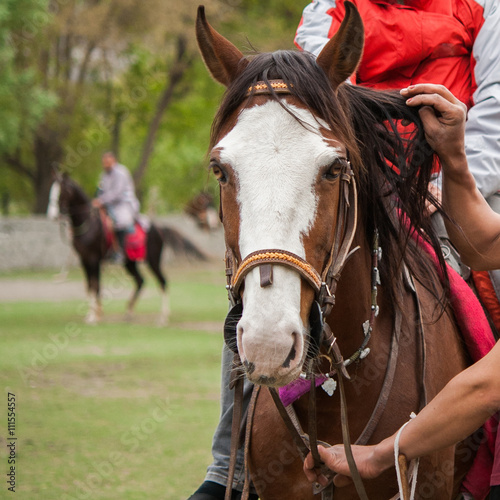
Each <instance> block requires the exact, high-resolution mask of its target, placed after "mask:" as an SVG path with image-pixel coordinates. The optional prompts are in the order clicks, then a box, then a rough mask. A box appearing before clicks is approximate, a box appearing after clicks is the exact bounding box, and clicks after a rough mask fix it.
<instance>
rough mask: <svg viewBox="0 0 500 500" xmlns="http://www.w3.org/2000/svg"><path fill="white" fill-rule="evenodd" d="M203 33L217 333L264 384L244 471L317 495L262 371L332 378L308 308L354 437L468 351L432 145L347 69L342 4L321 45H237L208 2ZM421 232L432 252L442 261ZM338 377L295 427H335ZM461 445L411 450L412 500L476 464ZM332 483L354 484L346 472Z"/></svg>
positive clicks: (404, 110) (411, 405) (354, 18)
mask: <svg viewBox="0 0 500 500" xmlns="http://www.w3.org/2000/svg"><path fill="white" fill-rule="evenodd" d="M197 39H198V44H199V47H200V50H201V53H202V55H203V58H204V61H205V63H206V65H207V67H208V69H209V71H210V72H211V74H212V76H213V77H214V78H215V79H216V80H217V81H219V82H220V83H222V84H223V85H225V86H227V91H226V94H225V97H224V99H223V101H222V104H221V106H220V108H219V111H218V113H217V116H216V118H215V122H214V125H213V129H212V138H211V153H210V168H211V170H212V172H213V173H214V175H215V176H216V178H217V179H218V181H219V184H220V192H221V213H222V216H223V225H224V229H225V238H226V246H227V253H228V260H227V263H226V267H227V272H228V274H229V289H230V298H231V299H232V301H233V303H235V304H236V308H235V309H234V310H233V313H231V314H230V315H229V316H228V319H227V320H226V327H227V328H226V331H225V335H226V340H227V341H229V345H230V346H231V347H232V348H233V349H234V350H235V351H237V353H238V355H239V358H240V360H241V363H242V366H243V367H244V370H245V373H246V376H247V377H248V379H250V380H251V381H252V382H254V383H255V384H258V385H260V386H264V387H262V388H261V390H260V392H258V396H257V400H256V403H255V410H254V421H253V424H252V425H251V436H250V438H248V436H247V439H250V441H249V445H248V447H249V463H250V471H251V477H252V481H253V483H254V485H255V487H256V489H257V492H258V494H259V496H260V497H261V498H262V499H272V500H279V499H290V498H294V499H301V500H304V499H308V498H312V497H313V494H312V488H311V485H310V484H309V483H308V482H307V480H306V478H305V476H304V474H303V472H302V460H301V459H300V456H299V452H298V451H297V449H296V448H295V446H294V445H293V441H292V439H291V437H290V433H289V432H288V429H287V428H286V426H285V424H284V423H283V420H282V419H281V417H280V415H279V413H278V411H277V409H276V407H275V406H274V404H273V401H272V399H271V396H270V391H269V390H267V389H266V387H265V386H269V387H283V386H285V385H287V384H289V383H290V382H293V383H294V384H296V383H297V382H296V381H297V380H298V378H299V376H300V375H301V374H302V375H303V376H304V375H305V376H307V377H309V378H311V377H312V374H315V375H316V376H321V375H325V374H329V376H330V378H333V377H334V375H333V374H334V373H335V372H334V371H333V368H332V363H333V361H334V360H335V358H334V356H333V354H332V352H334V345H335V344H334V343H333V342H332V336H329V338H327V340H329V343H325V332H328V329H327V327H325V326H324V325H323V322H322V321H323V320H322V318H321V314H320V313H319V312H318V306H319V307H320V308H321V310H322V313H323V314H325V315H327V316H328V317H327V322H328V325H329V326H330V328H331V330H332V331H333V332H334V334H335V335H336V336H337V339H336V345H338V347H339V349H340V352H341V353H342V354H344V355H345V358H344V359H345V363H344V365H345V367H346V369H347V371H348V372H349V375H350V382H349V383H346V400H347V413H348V421H349V424H350V434H351V439H352V440H353V441H357V442H358V443H361V444H366V443H376V442H379V441H380V440H381V439H383V438H385V437H387V436H389V435H391V434H392V433H394V432H395V431H396V430H397V429H398V428H399V427H401V425H402V424H404V423H405V422H406V421H407V420H408V419H409V416H410V413H411V412H418V411H419V409H421V408H422V406H423V405H425V404H426V402H427V401H429V400H430V399H431V398H433V397H434V396H435V395H436V394H437V393H438V392H439V391H440V390H441V389H442V388H443V387H444V385H445V384H446V382H447V381H448V380H450V379H451V378H452V377H453V376H454V375H456V374H457V373H458V372H460V371H461V370H463V369H464V368H465V367H466V366H467V365H468V363H469V359H468V356H467V355H466V353H465V352H464V349H463V347H462V341H461V339H460V337H459V335H458V332H457V328H456V324H455V321H454V318H453V313H452V312H451V311H450V309H449V306H448V303H447V300H446V287H447V283H448V281H447V272H446V269H445V266H444V262H443V259H442V255H441V253H440V251H439V243H438V240H437V238H436V235H435V234H434V232H433V229H432V227H431V226H430V221H429V219H428V218H427V217H426V216H425V215H424V213H425V211H424V206H425V200H426V199H428V198H429V196H430V195H429V194H428V191H427V185H428V182H429V179H430V175H431V170H432V163H433V154H432V151H430V149H429V146H428V145H427V143H426V142H425V137H424V133H423V128H422V124H421V122H420V120H419V117H418V113H417V112H416V111H412V110H411V109H410V108H408V107H407V106H406V105H405V102H404V100H403V99H402V98H401V97H400V96H399V93H387V92H385V93H384V92H382V93H379V92H374V91H371V90H368V89H364V88H361V87H357V86H351V85H347V84H345V83H344V82H345V81H346V79H347V78H349V77H350V75H351V74H352V73H353V72H354V71H355V70H356V67H357V64H358V62H359V60H360V58H361V55H362V51H363V39H364V37H363V25H362V21H361V18H360V16H359V14H358V12H357V10H356V9H355V7H354V6H353V5H352V4H351V3H350V2H346V18H345V19H344V22H343V23H342V26H341V28H340V30H339V32H338V33H337V34H336V35H335V37H334V38H333V39H332V40H330V42H329V43H328V44H327V45H326V46H325V48H324V49H323V51H322V52H321V54H320V55H319V56H318V58H317V59H314V57H313V56H312V55H310V54H307V53H298V52H292V51H280V52H275V53H271V54H259V55H256V56H255V57H253V58H251V59H247V58H245V57H244V56H243V55H242V53H241V52H240V51H239V50H238V49H237V48H236V47H235V46H234V45H232V44H231V43H230V42H229V41H228V40H226V39H225V38H223V37H222V36H221V35H219V34H218V33H217V32H216V31H215V30H214V29H213V28H212V27H211V26H210V25H209V24H208V23H207V21H206V19H205V15H204V10H203V8H201V7H200V9H199V11H198V20H197ZM404 124H406V126H403V125H404ZM417 174H418V175H417ZM356 186H357V187H358V188H359V192H358V191H357V189H356ZM409 221H411V223H410V222H409ZM417 235H418V236H417ZM417 240H420V241H421V242H422V241H423V240H425V241H426V244H427V245H430V246H431V247H432V248H433V249H434V251H435V257H437V259H438V261H439V266H438V268H437V269H436V266H435V265H434V264H433V263H432V260H431V257H430V256H429V255H428V253H427V252H425V251H424V250H423V249H422V245H421V244H418V243H417ZM379 247H380V249H381V250H380V249H379ZM438 272H439V273H441V274H442V275H443V276H444V281H443V283H444V284H442V282H441V280H440V279H439V276H438ZM330 311H331V314H329V313H330ZM318 325H319V328H318ZM231 328H234V332H233V335H234V337H231ZM321 339H323V340H321ZM231 344H232V345H231ZM318 346H321V350H320V351H319V356H318ZM299 385H300V384H299ZM330 385H332V384H331V383H330ZM333 385H335V384H333ZM309 386H310V385H309ZM338 392H339V391H336V392H335V393H334V394H333V396H329V395H327V393H326V392H325V391H323V390H322V389H321V388H319V387H318V389H317V390H316V391H315V393H314V395H315V398H316V399H317V417H316V419H315V421H311V420H309V421H308V418H307V417H308V403H309V399H310V394H305V395H303V396H302V397H300V398H299V399H298V400H297V401H296V402H295V403H294V404H293V408H294V410H295V413H296V415H297V417H298V421H299V423H300V424H301V427H302V428H303V429H304V431H305V432H306V433H307V432H309V433H311V432H312V429H313V424H315V427H316V428H317V434H318V438H319V439H321V440H323V441H326V442H328V443H331V444H334V443H339V442H342V432H341V424H340V421H341V417H340V401H339V399H340V398H339V394H338ZM280 393H281V394H282V396H283V397H284V395H286V394H287V392H286V391H283V390H282V391H280ZM455 453H456V450H455V447H451V448H448V449H446V450H443V451H440V452H437V453H434V454H432V455H431V456H427V457H424V458H423V459H422V460H421V465H420V471H419V478H420V480H419V483H418V486H417V497H419V498H433V499H450V498H451V497H452V494H456V492H457V488H458V485H459V483H460V480H461V477H462V476H463V474H464V471H465V470H466V469H467V467H468V465H469V464H468V463H466V462H464V461H463V460H460V461H454V460H455V458H454V457H455ZM469 456H470V454H469ZM365 488H366V491H367V493H368V496H369V498H376V499H384V500H386V499H388V498H390V497H391V496H393V495H394V494H395V493H396V492H397V485H396V477H395V473H394V471H393V470H392V471H387V472H386V473H384V474H383V475H382V476H380V477H379V478H377V479H374V480H370V481H366V482H365ZM334 498H335V499H351V498H352V499H354V498H358V496H357V494H356V491H355V490H354V488H353V487H346V488H342V489H338V490H336V491H335V493H334Z"/></svg>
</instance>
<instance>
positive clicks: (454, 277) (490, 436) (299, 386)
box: [279, 238, 498, 500]
mask: <svg viewBox="0 0 500 500" xmlns="http://www.w3.org/2000/svg"><path fill="white" fill-rule="evenodd" d="M419 243H420V244H421V246H422V248H423V249H424V250H425V251H426V252H427V253H428V254H429V255H430V256H431V258H432V260H433V262H434V264H435V265H436V268H437V270H438V272H439V273H440V267H439V262H438V259H437V257H436V254H435V252H434V250H433V249H432V247H431V246H430V245H429V244H428V243H427V242H425V241H423V240H422V239H420V238H419ZM440 274H441V273H440ZM448 277H449V280H450V302H451V305H452V308H453V312H454V314H455V319H456V321H457V324H458V327H459V329H460V332H461V334H462V337H463V339H464V342H465V344H466V346H467V349H468V352H469V354H470V356H471V358H472V361H474V362H476V361H478V360H479V359H481V358H482V357H483V356H485V355H486V354H487V353H488V352H489V351H490V350H491V348H492V347H493V346H494V345H495V339H494V337H493V333H492V331H491V327H490V324H489V323H488V320H487V318H486V315H485V313H484V310H483V308H482V306H481V304H480V302H479V300H478V299H477V297H476V296H475V295H474V293H473V292H472V290H471V289H470V287H469V285H467V283H466V282H465V281H464V280H463V279H462V278H461V276H460V275H459V274H458V273H457V272H455V271H454V270H453V269H452V268H451V267H450V266H448ZM441 278H442V276H441ZM325 380H326V378H325V377H318V378H317V379H316V385H317V386H319V385H321V384H322V383H323V382H324V381H325ZM309 389H310V382H309V381H308V380H302V379H297V380H294V381H293V382H291V383H290V384H288V385H287V386H285V387H282V388H281V389H280V391H279V394H280V398H281V400H282V402H283V404H284V405H285V406H288V405H289V404H291V403H293V402H294V401H295V400H297V399H298V398H299V397H301V396H302V395H304V394H306V393H307V392H308V391H309ZM497 426H498V417H497V416H494V417H492V418H491V419H489V420H488V421H487V422H486V423H485V424H484V426H483V430H484V439H483V440H482V442H481V444H480V445H479V447H478V449H477V453H476V457H475V459H474V462H473V464H472V467H471V469H470V470H469V472H468V473H467V476H466V477H465V479H464V481H463V483H462V489H464V490H466V491H468V492H469V493H470V494H471V495H472V496H473V497H474V498H475V499H476V500H482V499H484V498H485V497H486V495H487V494H488V491H489V488H490V476H491V472H492V468H493V457H494V456H495V439H496V432H497Z"/></svg>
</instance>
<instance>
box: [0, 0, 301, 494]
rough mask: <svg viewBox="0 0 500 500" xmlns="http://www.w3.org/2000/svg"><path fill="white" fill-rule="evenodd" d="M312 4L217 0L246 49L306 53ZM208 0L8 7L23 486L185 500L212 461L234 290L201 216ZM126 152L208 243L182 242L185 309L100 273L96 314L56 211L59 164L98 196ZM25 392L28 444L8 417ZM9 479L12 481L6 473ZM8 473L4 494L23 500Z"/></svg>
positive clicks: (10, 191) (11, 307) (3, 466)
mask: <svg viewBox="0 0 500 500" xmlns="http://www.w3.org/2000/svg"><path fill="white" fill-rule="evenodd" d="M306 3H307V2H306V1H305V0H304V2H289V1H286V0H266V1H263V0H206V1H205V6H206V12H207V16H208V19H209V21H210V23H211V24H212V25H213V26H214V27H215V28H216V29H217V30H218V31H220V32H221V33H223V34H224V36H226V37H227V38H229V39H230V40H231V41H232V42H233V43H235V44H236V45H237V46H238V47H239V48H240V49H241V50H242V51H243V52H245V53H251V52H253V51H269V50H277V49H290V48H293V37H294V34H295V30H296V27H297V25H298V22H299V20H300V16H301V12H302V9H303V8H304V6H305V4H306ZM197 6H198V2H194V1H192V0H183V1H173V0H147V1H144V0H1V1H0V61H1V71H0V110H1V111H0V113H1V119H0V384H1V387H2V389H3V391H2V395H1V396H0V414H2V415H4V416H3V417H2V418H1V419H0V472H2V477H4V478H5V477H6V476H5V475H4V474H6V473H7V472H8V471H9V470H10V469H9V468H10V466H11V464H12V463H11V462H9V460H10V459H14V465H15V468H16V469H15V474H16V475H15V494H16V496H15V498H18V499H22V500H25V499H26V500H38V499H47V500H58V499H106V500H108V499H109V500H112V499H130V500H135V499H148V500H149V499H185V498H187V497H188V496H189V495H190V494H191V493H192V492H193V491H194V489H196V487H197V486H198V485H199V484H200V483H201V481H202V480H203V477H204V474H205V468H206V466H207V465H208V464H209V462H210V459H211V455H210V444H211V438H212V433H213V431H214V428H215V425H216V423H217V420H218V415H219V389H220V387H219V386H220V352H221V349H222V323H223V320H224V317H225V313H226V311H227V299H226V294H225V290H224V285H225V277H224V263H223V257H224V242H223V233H222V229H221V227H220V225H214V226H211V227H206V225H203V224H201V223H200V220H199V219H197V218H196V217H193V215H195V214H194V212H196V210H193V199H196V197H197V196H198V195H199V194H200V193H204V195H209V196H211V197H212V198H213V200H214V204H215V207H214V208H215V209H217V203H218V201H217V197H218V190H217V187H216V183H215V182H213V181H212V180H210V179H209V177H208V174H207V168H206V165H207V161H206V150H207V147H208V141H209V133H210V126H211V122H212V119H213V117H214V114H215V112H216V109H217V106H218V103H219V100H220V98H221V96H222V93H223V90H224V89H223V88H222V87H220V86H219V85H217V84H216V83H214V82H213V81H212V80H211V78H210V77H209V75H208V73H207V71H206V70H205V68H204V65H203V63H202V61H201V58H200V56H199V55H198V51H197V48H196V44H195V37H194V19H195V15H196V9H197ZM107 150H112V151H114V152H115V153H116V154H117V155H118V159H119V161H120V162H121V163H123V164H124V165H126V166H127V167H128V168H129V170H130V171H131V173H132V175H133V178H134V182H135V185H136V189H137V193H138V196H139V198H140V201H141V211H142V212H143V213H145V214H147V215H149V216H150V217H151V218H152V219H153V220H154V221H155V223H157V224H158V225H160V226H168V227H171V228H174V229H176V230H177V231H179V233H181V234H182V235H183V236H184V237H185V238H187V239H188V240H189V241H191V242H192V243H193V244H194V245H195V246H196V247H197V248H199V249H200V250H202V251H203V252H204V254H205V255H206V257H207V258H206V260H204V261H200V260H197V259H194V258H189V257H187V256H185V255H183V254H182V253H177V254H176V253H174V252H173V251H172V250H171V249H167V250H166V251H165V253H164V257H163V261H162V265H163V269H164V271H165V274H166V275H167V278H168V280H169V293H170V308H171V315H170V320H169V322H168V324H167V325H164V326H159V325H158V323H157V318H158V310H159V307H160V295H159V293H158V289H157V286H156V284H155V280H154V279H153V277H152V276H151V274H149V273H148V271H147V270H146V269H145V267H144V266H143V267H141V272H143V273H144V274H145V277H146V285H145V287H144V289H143V293H142V296H141V298H140V300H139V302H138V304H137V307H136V311H135V313H134V315H133V316H132V317H126V315H125V309H126V302H127V299H128V298H129V296H130V294H131V292H132V289H133V288H132V283H131V280H130V278H129V277H128V276H127V275H126V273H125V272H124V270H123V268H122V267H121V266H119V265H114V264H106V265H105V266H104V268H103V270H102V283H101V290H102V300H103V316H102V320H101V321H100V322H99V324H97V325H88V324H86V323H85V322H84V318H85V314H86V311H87V309H88V303H87V296H86V287H85V283H84V276H83V272H82V270H81V269H80V267H79V265H78V259H77V256H76V254H75V252H74V250H73V249H72V246H71V231H70V230H69V226H68V223H67V222H65V221H64V219H61V220H58V221H49V220H47V218H46V216H45V213H46V210H47V204H48V199H49V191H50V187H51V185H52V182H53V171H54V168H57V169H58V170H60V171H63V172H66V173H68V174H69V175H70V176H71V178H72V179H74V180H75V181H76V182H77V183H78V184H80V185H81V186H82V187H83V189H84V190H85V192H86V193H87V195H88V196H89V197H93V196H94V194H95V190H96V186H97V182H98V178H99V175H100V173H101V170H102V167H101V155H102V153H103V152H104V151H107ZM12 395H13V396H14V400H15V411H14V413H15V421H14V423H15V427H14V436H15V437H16V444H15V447H14V448H15V450H14V452H15V453H14V456H12V450H11V448H9V446H8V445H9V444H10V443H11V441H9V439H10V438H11V437H12V436H13V434H9V431H12V428H11V427H8V425H7V416H6V415H7V409H8V408H9V409H12V407H11V406H8V400H9V401H10V399H8V398H11V399H12ZM7 479H8V478H7ZM9 486H10V485H9V483H8V482H7V481H5V480H4V481H2V483H1V484H0V498H10V497H8V495H12V491H9V490H8V487H9Z"/></svg>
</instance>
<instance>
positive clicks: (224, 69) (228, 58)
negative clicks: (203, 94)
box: [196, 5, 248, 87]
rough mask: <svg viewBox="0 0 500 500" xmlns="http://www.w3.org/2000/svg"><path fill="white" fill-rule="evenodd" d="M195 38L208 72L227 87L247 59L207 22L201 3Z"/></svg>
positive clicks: (243, 66) (246, 62) (240, 70)
mask: <svg viewBox="0 0 500 500" xmlns="http://www.w3.org/2000/svg"><path fill="white" fill-rule="evenodd" d="M196 40H197V41H198V47H199V48H200V52H201V55H202V57H203V60H204V61H205V64H206V66H207V68H208V70H209V71H210V74H211V75H212V77H213V78H214V79H215V80H217V81H218V82H219V83H222V85H225V86H226V87H227V86H228V85H229V84H230V83H231V82H233V81H234V80H235V78H236V77H237V76H238V75H239V74H240V73H241V72H242V71H243V70H244V69H245V68H246V66H247V64H248V59H245V57H244V56H243V54H242V53H241V52H240V51H239V50H238V49H237V48H236V47H235V46H234V45H233V44H232V43H231V42H230V41H229V40H227V39H226V38H224V37H223V36H222V35H220V34H219V33H217V31H215V30H214V29H213V28H212V27H211V26H210V24H208V21H207V18H206V17H205V7H204V6H203V5H200V6H199V7H198V16H197V18H196Z"/></svg>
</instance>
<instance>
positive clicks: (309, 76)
mask: <svg viewBox="0 0 500 500" xmlns="http://www.w3.org/2000/svg"><path fill="white" fill-rule="evenodd" d="M346 12H347V13H346V18H345V19H344V22H343V23H342V26H341V28H340V30H339V32H338V33H337V35H336V36H335V37H334V38H333V39H332V40H331V41H330V42H329V43H328V44H327V45H326V46H325V48H324V49H323V51H322V52H321V54H320V55H319V57H318V58H317V60H315V59H314V58H313V57H312V56H311V55H310V54H306V53H299V52H291V51H290V52H276V53H272V54H261V55H258V56H255V57H254V58H253V59H251V60H248V59H246V58H245V57H243V55H242V54H241V52H240V51H239V50H238V49H237V48H236V47H235V46H234V45H232V44H231V43H230V42H229V41H228V40H226V39H225V38H223V37H222V36H221V35H219V34H218V33H217V32H216V31H215V30H214V29H213V28H212V27H211V26H210V25H209V24H208V23H207V21H206V19H205V15H204V10H203V8H202V7H200V9H199V11H198V19H197V38H198V44H199V46H200V50H201V53H202V55H203V58H204V60H205V63H206V65H207V67H208V69H209V71H210V72H211V74H212V76H213V77H214V78H215V79H216V80H217V81H219V82H220V83H222V84H224V85H226V86H227V87H228V90H227V92H226V97H225V99H224V101H223V103H222V106H221V108H220V109H219V113H218V116H217V118H216V121H215V124H214V127H213V136H212V149H211V153H210V167H211V170H212V172H213V174H214V175H215V176H216V178H217V179H218V181H219V184H220V193H221V211H222V216H223V224H224V229H225V235H226V245H227V249H228V255H229V258H228V262H229V267H230V268H231V269H230V270H229V273H230V275H231V276H232V278H231V285H232V293H233V296H234V297H233V298H234V300H235V301H239V300H240V299H241V301H242V315H241V318H240V317H239V314H238V313H237V311H236V312H235V313H233V314H232V315H230V316H229V319H230V320H232V321H234V322H235V323H237V325H236V332H237V335H236V337H237V348H238V351H239V354H240V358H241V360H242V362H243V364H244V366H245V367H246V371H247V375H248V377H249V379H250V380H252V381H253V382H255V383H258V384H266V385H276V386H280V385H284V384H286V383H288V382H290V381H291V380H293V379H295V378H297V377H298V376H299V374H300V372H301V371H302V367H303V364H304V361H305V359H306V357H307V353H308V350H309V347H310V344H311V335H312V336H313V337H318V336H319V334H320V333H321V329H322V320H321V317H320V316H321V315H320V313H319V311H318V306H317V304H315V301H318V300H319V301H320V304H321V306H322V307H323V309H324V308H328V307H329V306H331V304H330V303H329V302H328V295H329V293H328V290H327V289H325V287H324V286H322V283H323V282H325V281H328V279H329V278H328V277H327V276H326V271H327V270H328V269H331V266H330V264H331V263H332V262H331V261H332V260H335V259H336V258H337V257H338V254H339V253H342V252H344V253H346V249H345V248H343V246H342V242H343V240H344V237H345V236H346V235H345V233H346V232H348V230H351V231H353V227H352V224H351V223H350V222H349V221H348V220H347V219H348V217H345V214H346V212H347V206H348V205H349V203H350V201H352V199H351V196H350V194H349V193H351V192H352V189H353V188H352V184H353V183H351V187H350V186H349V181H350V179H351V177H352V174H353V172H352V170H351V166H350V163H349V159H350V158H351V159H352V158H353V157H354V158H356V155H357V145H356V141H355V138H354V134H353V132H352V128H351V125H350V123H349V120H348V119H347V118H346V114H345V113H344V112H343V111H342V104H341V102H340V99H338V98H337V96H336V89H337V88H338V87H339V86H340V85H342V84H343V82H344V81H345V80H346V79H347V78H348V77H349V76H350V75H351V74H352V73H353V72H354V71H355V69H356V67H357V65H358V62H359V60H360V58H361V54H362V50H363V25H362V22H361V18H360V16H359V14H358V12H357V10H356V8H355V7H354V6H353V4H351V3H350V2H346ZM353 163H355V161H354V162H353ZM353 168H356V165H353ZM351 210H354V207H351ZM352 218H353V217H352V216H351V219H352ZM351 222H352V221H351ZM349 225H350V228H349V227H348V226H349ZM348 236H349V235H348ZM334 240H336V242H335V241H334ZM238 309H240V310H241V306H237V310H238ZM226 323H227V322H226ZM318 325H319V326H318ZM228 327H229V329H230V327H231V325H228ZM318 328H319V330H320V331H319V332H318V331H317V330H318ZM316 340H317V339H316ZM233 342H234V339H233Z"/></svg>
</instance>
